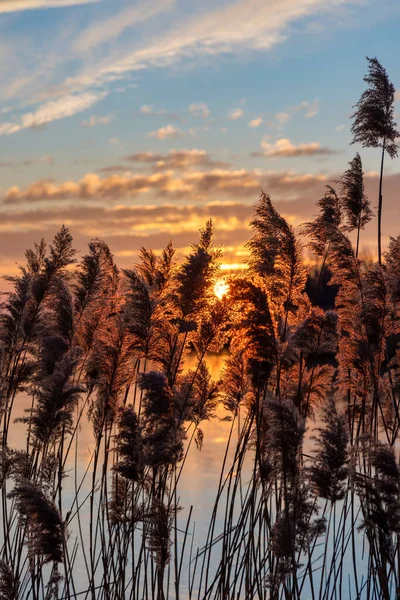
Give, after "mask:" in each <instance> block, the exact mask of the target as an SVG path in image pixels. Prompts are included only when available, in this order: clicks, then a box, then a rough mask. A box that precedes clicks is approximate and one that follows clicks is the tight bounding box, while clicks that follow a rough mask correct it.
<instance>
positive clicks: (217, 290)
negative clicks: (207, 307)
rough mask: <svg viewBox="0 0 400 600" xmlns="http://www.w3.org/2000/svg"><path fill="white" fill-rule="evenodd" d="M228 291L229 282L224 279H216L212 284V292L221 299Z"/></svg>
mask: <svg viewBox="0 0 400 600" xmlns="http://www.w3.org/2000/svg"><path fill="white" fill-rule="evenodd" d="M228 292H229V284H228V283H226V281H225V279H218V281H217V282H216V283H215V285H214V294H215V295H216V296H217V298H219V300H222V298H223V297H224V296H226V294H227V293H228Z"/></svg>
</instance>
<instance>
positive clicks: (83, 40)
mask: <svg viewBox="0 0 400 600" xmlns="http://www.w3.org/2000/svg"><path fill="white" fill-rule="evenodd" d="M174 4H175V0H158V2H157V3H154V4H152V3H150V2H142V3H140V4H139V5H137V6H131V7H129V8H128V9H126V10H124V11H122V12H120V13H119V14H116V15H114V16H113V17H111V18H110V17H108V18H107V19H104V20H103V21H98V22H97V23H94V24H92V25H91V26H90V27H88V28H87V29H85V31H84V32H83V33H82V34H81V35H80V36H79V38H78V39H77V41H76V42H75V45H74V47H75V50H76V52H78V53H80V52H88V51H91V50H93V49H94V48H96V47H97V46H100V45H101V44H104V43H105V42H109V41H110V40H113V39H115V38H117V37H119V36H120V35H121V34H122V33H123V32H124V31H125V30H126V29H128V28H130V27H133V26H135V25H139V24H141V23H144V22H146V21H149V20H150V19H152V18H153V17H155V16H157V15H159V14H160V13H163V12H165V11H167V10H169V9H171V8H172V6H173V5H174Z"/></svg>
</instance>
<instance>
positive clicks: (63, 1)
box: [0, 0, 101, 14]
mask: <svg viewBox="0 0 400 600" xmlns="http://www.w3.org/2000/svg"><path fill="white" fill-rule="evenodd" d="M100 1H101V0H0V14H1V13H12V12H20V11H23V10H38V9H44V8H63V7H65V6H78V5H79V4H94V3H95V2H100Z"/></svg>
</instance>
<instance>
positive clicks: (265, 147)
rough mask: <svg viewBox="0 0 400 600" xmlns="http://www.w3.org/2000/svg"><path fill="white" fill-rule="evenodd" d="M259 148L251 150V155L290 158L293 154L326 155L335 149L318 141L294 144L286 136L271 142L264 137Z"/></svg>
mask: <svg viewBox="0 0 400 600" xmlns="http://www.w3.org/2000/svg"><path fill="white" fill-rule="evenodd" d="M261 148H262V152H253V153H252V156H268V157H271V158H275V157H283V158H292V157H294V156H318V155H320V156H321V155H322V156H326V155H329V154H335V153H336V151H335V150H332V149H331V148H327V147H325V146H321V144H320V143H319V142H309V143H307V144H297V145H296V144H293V143H292V142H291V141H290V140H289V139H287V138H281V139H279V140H277V141H276V142H275V143H273V144H271V142H269V141H268V139H264V140H263V141H262V142H261Z"/></svg>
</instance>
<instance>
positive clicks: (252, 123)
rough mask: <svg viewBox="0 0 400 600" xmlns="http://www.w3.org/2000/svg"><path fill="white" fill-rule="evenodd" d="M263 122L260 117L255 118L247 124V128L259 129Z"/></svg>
mask: <svg viewBox="0 0 400 600" xmlns="http://www.w3.org/2000/svg"><path fill="white" fill-rule="evenodd" d="M262 122H263V120H262V118H261V117H257V118H256V119H252V120H251V121H250V123H249V127H260V125H261V124H262Z"/></svg>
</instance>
